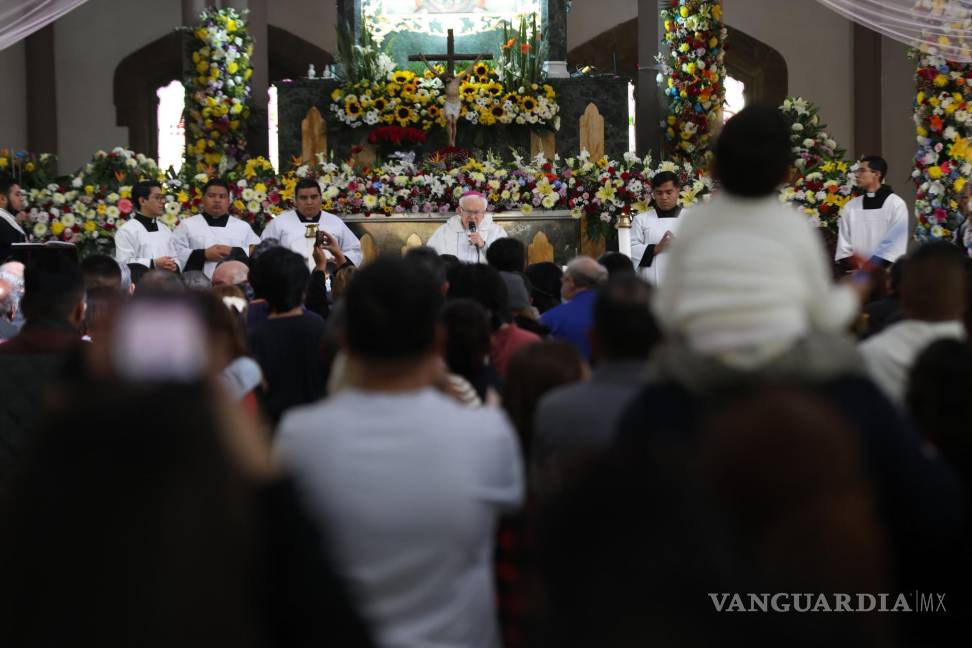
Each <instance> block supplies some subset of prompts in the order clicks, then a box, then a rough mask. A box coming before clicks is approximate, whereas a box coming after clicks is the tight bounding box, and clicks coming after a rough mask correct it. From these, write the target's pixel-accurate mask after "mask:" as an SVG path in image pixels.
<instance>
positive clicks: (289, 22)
mask: <svg viewBox="0 0 972 648" xmlns="http://www.w3.org/2000/svg"><path fill="white" fill-rule="evenodd" d="M267 22H269V23H270V24H271V25H275V26H277V27H280V28H281V29H286V30H287V31H289V32H290V33H291V34H293V35H294V36H299V37H300V38H303V39H304V40H306V41H307V42H309V43H311V44H313V45H317V46H318V47H320V48H321V49H323V50H325V51H328V52H331V53H332V54H333V53H335V52H336V51H337V29H336V28H335V25H336V24H337V3H335V2H333V1H330V2H307V0H273V2H268V3H267ZM310 63H313V64H314V67H315V68H317V73H318V74H320V73H321V68H322V67H323V66H324V61H307V64H310ZM305 69H306V64H305ZM270 80H271V81H276V80H277V79H270Z"/></svg>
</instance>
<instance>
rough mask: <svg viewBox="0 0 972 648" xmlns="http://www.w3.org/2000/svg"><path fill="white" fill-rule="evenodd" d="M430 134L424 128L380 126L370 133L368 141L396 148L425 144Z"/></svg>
mask: <svg viewBox="0 0 972 648" xmlns="http://www.w3.org/2000/svg"><path fill="white" fill-rule="evenodd" d="M427 139H428V135H426V134H425V131H424V130H421V129H418V128H411V127H402V126H379V127H378V128H376V129H374V130H373V131H371V132H370V133H368V141H369V142H370V143H372V144H381V145H385V146H392V147H395V148H401V147H409V146H417V145H419V144H424V143H425V142H426V140H427Z"/></svg>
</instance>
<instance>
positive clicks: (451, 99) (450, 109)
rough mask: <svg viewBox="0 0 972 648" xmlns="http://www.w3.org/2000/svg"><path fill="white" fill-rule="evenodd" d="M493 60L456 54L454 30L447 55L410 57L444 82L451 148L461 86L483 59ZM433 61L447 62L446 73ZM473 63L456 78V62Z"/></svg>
mask: <svg viewBox="0 0 972 648" xmlns="http://www.w3.org/2000/svg"><path fill="white" fill-rule="evenodd" d="M491 58H493V55H492V54H456V51H455V40H454V39H453V35H452V30H451V29H450V30H449V31H448V36H447V39H446V53H445V54H429V55H425V54H413V55H411V56H409V57H408V60H409V61H422V62H423V63H425V66H426V67H427V68H429V70H430V71H431V72H432V74H434V75H435V76H436V77H437V78H438V79H439V80H440V81H442V86H443V87H444V89H445V106H444V107H443V110H442V112H443V114H444V115H445V118H446V134H447V135H448V137H449V146H450V147H453V146H455V145H456V124H458V122H459V112H460V110H461V107H462V101H461V99H460V97H459V86H460V85H461V84H462V82H463V81H465V80H466V79H467V78H468V77H469V75H470V74H472V71H473V68H475V67H476V63H479V61H481V60H483V59H491ZM430 59H431V60H433V61H445V62H446V70H445V72H444V73H442V74H439V73H438V72H437V71H436V70H435V68H433V67H432V65H431V64H430V63H429V60H430ZM470 60H471V61H472V65H470V66H469V67H468V68H466V70H465V72H463V73H462V74H460V75H459V76H456V67H455V62H456V61H470Z"/></svg>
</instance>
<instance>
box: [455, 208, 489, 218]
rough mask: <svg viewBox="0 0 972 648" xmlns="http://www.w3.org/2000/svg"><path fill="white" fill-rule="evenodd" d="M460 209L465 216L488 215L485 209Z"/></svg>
mask: <svg viewBox="0 0 972 648" xmlns="http://www.w3.org/2000/svg"><path fill="white" fill-rule="evenodd" d="M459 209H461V210H462V213H463V214H466V215H468V216H482V215H483V214H485V213H486V210H484V209H466V208H464V207H460V208H459Z"/></svg>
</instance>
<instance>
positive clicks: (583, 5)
mask: <svg viewBox="0 0 972 648" xmlns="http://www.w3.org/2000/svg"><path fill="white" fill-rule="evenodd" d="M268 10H269V16H268V19H269V22H270V23H271V24H273V25H277V26H279V27H282V28H284V29H286V30H288V31H290V32H291V33H293V34H295V35H296V36H299V37H301V38H303V39H305V40H308V41H310V42H311V43H313V44H315V45H317V46H319V47H321V48H322V49H325V50H327V51H330V52H333V51H334V50H335V33H334V22H335V19H336V17H335V14H336V11H335V6H334V3H333V2H318V3H309V2H304V1H302V0H274V1H273V2H270V3H268ZM637 10H638V2H637V0H599V1H598V0H575V2H574V3H573V7H572V10H571V13H570V14H569V17H568V48H570V47H574V46H576V45H578V44H581V43H583V42H586V41H587V40H589V39H590V38H592V37H594V36H596V35H597V34H600V33H602V32H604V31H605V30H607V29H610V28H612V27H614V26H615V25H617V24H619V23H621V22H624V21H626V20H630V19H631V18H634V17H636V16H637ZM725 10H726V20H727V22H728V23H729V24H731V25H733V26H734V27H736V28H738V29H741V30H742V31H744V32H746V33H747V34H749V35H751V36H753V37H755V38H757V39H759V40H762V41H763V42H765V43H767V44H768V45H770V46H772V47H774V48H776V49H777V50H778V51H779V52H780V53H781V54H782V55H783V56H784V57H785V59H786V62H787V65H788V69H789V80H790V81H789V83H790V88H789V94H798V95H802V96H804V97H807V98H808V99H810V100H812V101H814V102H815V103H817V104H818V105H819V106H820V108H821V112H822V115H823V118H824V120H825V121H826V122H827V123H828V124H829V126H830V132H831V134H832V135H833V136H834V137H835V138H836V139H837V140H838V141H839V142H840V143H841V144H842V145H843V146H844V147H845V148H847V149H848V150H849V151H850V152H851V153H854V151H853V120H852V116H853V113H852V111H853V72H852V65H851V62H852V61H851V52H852V31H853V30H852V26H851V23H850V22H849V21H847V20H845V19H844V18H842V17H840V16H838V15H837V14H835V13H833V12H830V11H827V10H825V9H823V8H822V7H821V6H820V5H819V4H818V3H817V2H814V0H787V1H786V2H779V1H778V0H726V1H725ZM180 22H181V3H180V2H179V0H156V1H153V2H128V1H126V0H89V1H88V2H86V3H85V4H83V5H81V6H80V7H78V8H77V9H75V10H74V11H72V12H70V13H69V14H67V15H66V16H64V17H63V18H61V19H60V20H59V21H58V22H57V24H56V29H55V35H56V43H55V49H56V51H55V60H56V65H57V73H56V87H57V96H58V140H59V147H60V151H58V153H59V157H60V160H61V162H60V168H61V170H70V169H74V168H76V167H78V166H80V165H81V164H83V163H84V162H85V161H86V160H87V159H88V158H89V157H90V156H91V154H92V153H94V152H95V151H97V150H99V149H107V148H109V147H112V146H116V145H126V144H127V143H128V133H127V129H125V128H123V127H119V126H117V125H116V123H115V118H116V115H115V107H114V102H113V96H112V83H113V75H114V71H115V68H116V66H117V64H118V62H119V61H121V60H122V59H123V58H124V57H125V56H127V55H128V54H130V53H131V52H133V51H135V50H137V49H139V48H140V47H142V46H144V45H145V44H147V43H149V42H151V41H153V40H155V39H156V38H159V37H160V36H163V35H164V34H165V33H166V32H168V31H169V30H171V29H172V26H173V25H177V24H179V23H180ZM905 52H906V47H905V46H904V45H901V44H899V43H896V42H894V41H891V40H889V39H884V41H883V54H882V77H883V78H882V83H883V93H882V97H881V101H882V106H883V124H882V144H883V151H882V152H883V153H884V155H885V157H887V158H888V161H889V163H890V165H891V175H890V178H889V180H890V181H891V182H892V183H893V184H894V186H895V188H896V189H897V190H898V191H899V192H900V193H901V194H902V195H903V196H904V197H905V198H906V200H908V201H909V202H911V201H912V200H913V188H912V187H911V186H910V183H909V182H908V181H907V174H908V171H909V169H910V166H911V158H912V156H913V154H914V134H913V124H912V123H911V105H912V101H913V93H914V87H913V80H912V74H913V63H912V62H911V61H909V60H908V59H907V58H906V57H905ZM310 62H311V61H308V63H310ZM0 74H2V75H3V78H4V85H5V88H6V90H7V91H6V93H5V94H7V96H8V97H17V98H18V100H13V101H6V102H4V105H3V107H2V108H0V116H2V117H3V118H2V119H0V147H13V148H26V146H27V141H26V140H27V124H26V121H27V115H26V101H25V98H24V95H25V92H24V89H25V83H26V78H25V74H26V73H25V69H24V44H23V43H18V44H16V45H14V46H11V47H9V48H7V49H6V50H3V51H0ZM909 192H910V194H909Z"/></svg>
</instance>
